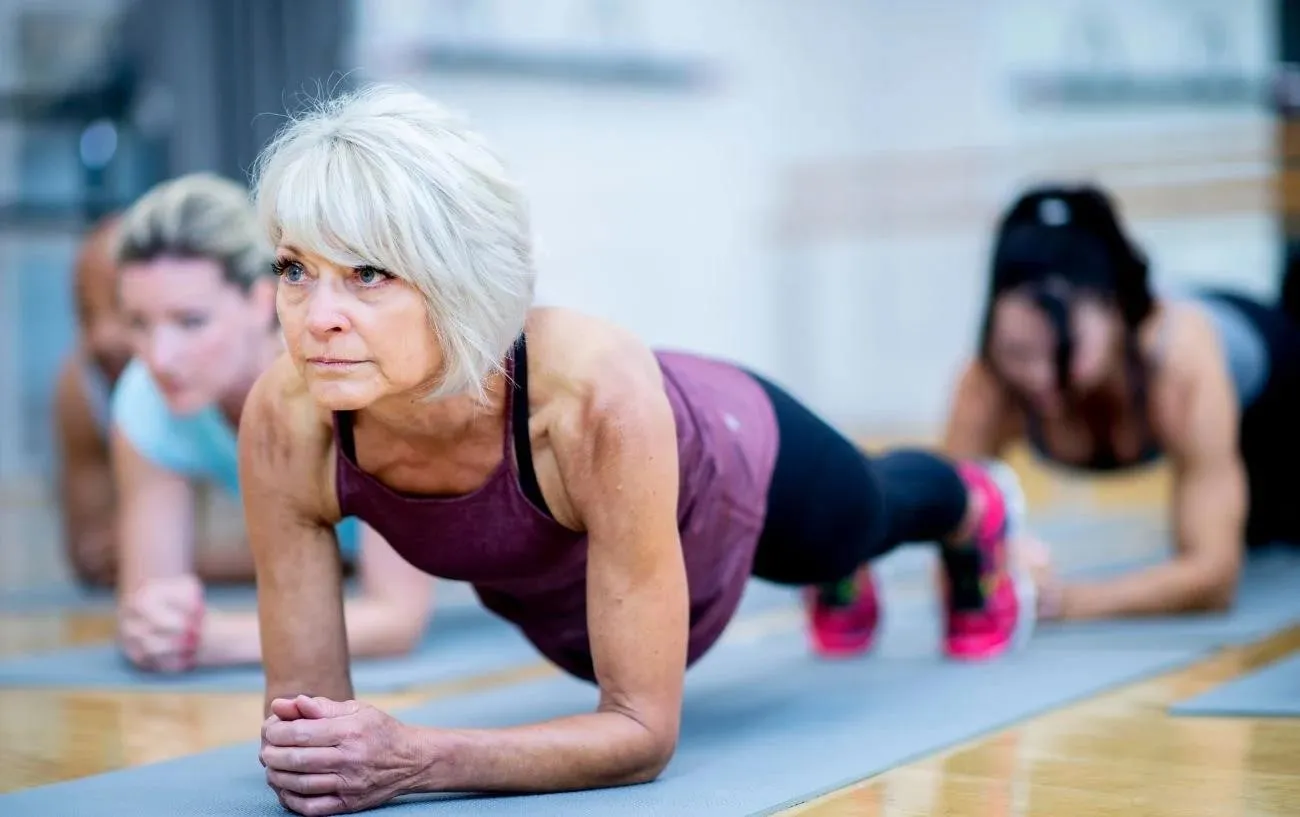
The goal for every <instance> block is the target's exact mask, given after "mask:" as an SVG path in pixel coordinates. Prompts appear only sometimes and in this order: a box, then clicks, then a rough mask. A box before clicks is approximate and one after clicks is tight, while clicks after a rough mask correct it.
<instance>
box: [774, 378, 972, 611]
mask: <svg viewBox="0 0 1300 817" xmlns="http://www.w3.org/2000/svg"><path fill="white" fill-rule="evenodd" d="M750 375H751V376H752V377H753V378H754V379H755V380H756V381H758V383H759V384H760V385H761V386H762V387H763V390H764V391H765V392H767V395H768V398H769V399H770V400H771V401H772V408H773V409H774V411H775V413H776V423H777V428H778V430H779V432H780V447H779V448H778V450H777V457H776V468H775V471H774V472H773V474H772V484H771V487H770V488H769V489H768V494H767V517H766V521H765V523H764V526H763V533H762V535H761V536H760V538H759V540H758V550H757V553H756V554H755V557H754V568H753V575H755V576H757V577H758V578H760V579H764V580H767V581H770V582H774V583H778V584H790V585H818V584H831V583H834V582H838V581H840V580H842V579H845V578H848V577H849V576H851V575H853V573H854V571H856V570H857V569H858V567H859V566H861V565H862V564H864V563H866V562H868V561H871V560H872V559H875V558H876V557H878V556H882V555H884V554H885V553H888V552H889V551H890V550H893V549H894V548H895V547H896V546H898V545H900V544H903V543H905V542H925V541H936V540H939V539H943V538H946V537H947V536H949V535H950V534H952V533H953V532H954V531H956V530H957V528H958V527H959V526H960V525H961V522H962V519H963V517H964V516H965V515H966V497H967V489H966V485H965V483H964V482H963V480H962V478H961V476H960V475H959V474H958V473H957V470H956V468H955V467H954V466H953V464H952V463H950V462H949V461H947V460H945V459H943V458H941V457H939V456H936V455H935V454H931V453H929V452H926V451H918V450H895V451H891V452H889V453H887V454H885V455H883V456H880V457H874V458H869V457H868V456H867V455H866V454H865V453H863V452H862V451H861V450H860V449H859V448H858V447H857V446H856V445H854V444H853V443H852V442H850V441H849V440H847V439H846V438H845V437H844V436H843V435H841V434H840V433H839V432H838V431H836V430H835V429H833V428H831V427H830V425H828V424H827V423H826V422H825V421H824V420H822V419H821V418H820V417H818V416H817V415H815V414H813V413H812V412H811V411H809V410H808V409H807V408H806V407H804V406H803V404H801V403H800V402H799V401H798V400H796V399H794V398H793V397H791V396H790V395H789V394H787V393H786V392H785V391H783V390H782V389H781V388H779V387H777V386H775V385H773V384H772V383H770V382H768V381H767V380H765V379H764V378H762V377H760V376H758V375H755V374H753V373H752V372H751V373H750Z"/></svg>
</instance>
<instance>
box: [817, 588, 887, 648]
mask: <svg viewBox="0 0 1300 817" xmlns="http://www.w3.org/2000/svg"><path fill="white" fill-rule="evenodd" d="M804 612H805V613H806V614H807V616H808V635H809V638H810V640H811V641H812V648H813V651H814V652H816V653H817V654H818V655H820V656H821V657H823V658H851V657H853V656H856V655H861V654H862V653H864V652H866V651H867V650H869V649H871V645H872V643H873V642H874V641H875V638H876V624H877V622H878V621H879V619H880V604H879V602H878V601H877V599H876V584H875V581H874V580H873V579H872V576H871V569H870V568H869V567H867V566H866V565H863V566H862V567H860V568H858V572H857V573H855V574H854V575H853V577H852V578H849V579H845V580H844V581H842V582H840V583H839V584H835V585H829V586H826V587H807V588H804Z"/></svg>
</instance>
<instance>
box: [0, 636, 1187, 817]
mask: <svg viewBox="0 0 1300 817" xmlns="http://www.w3.org/2000/svg"><path fill="white" fill-rule="evenodd" d="M893 646H896V647H898V649H893V648H892V647H890V648H885V649H883V650H882V654H881V655H879V656H877V657H874V658H868V659H864V660H858V661H837V662H823V661H816V660H813V659H811V658H810V657H809V655H808V651H807V648H806V646H805V643H804V640H803V638H802V636H801V635H796V634H789V635H786V636H781V637H774V638H770V639H765V640H763V641H762V642H759V643H732V644H725V645H722V646H720V647H719V648H718V649H717V650H715V651H714V652H713V653H711V654H710V655H709V656H708V657H706V658H705V659H704V660H703V661H702V662H701V663H700V664H699V665H698V666H697V667H696V668H695V669H694V670H692V671H691V673H690V674H689V675H688V680H687V695H686V701H685V705H684V720H683V728H682V733H681V740H680V744H679V749H678V751H677V754H676V755H675V757H674V759H673V761H672V763H671V765H670V766H669V767H668V769H667V770H666V771H665V773H664V774H663V775H662V776H661V778H660V779H659V780H658V781H656V782H654V783H651V784H647V785H643V786H635V787H628V788H620V789H609V790H596V791H584V792H574V793H563V794H551V795H532V796H516V797H492V796H474V795H460V796H458V795H436V796H423V797H414V798H409V799H406V800H403V801H401V802H400V803H399V804H398V805H396V806H394V807H392V808H389V809H385V810H383V811H382V812H381V813H382V814H385V815H388V814H394V815H396V814H412V815H415V814H423V815H441V814H446V813H451V812H450V811H449V810H450V809H454V813H456V814H469V815H494V814H501V815H507V814H509V815H515V814H521V813H528V814H534V815H537V816H538V817H546V815H571V814H601V815H620V814H638V815H643V814H674V815H710V817H712V816H713V815H749V814H755V813H769V812H771V811H773V810H777V809H780V808H784V807H789V806H792V805H795V804H797V803H799V802H802V801H805V800H807V799H810V798H812V797H816V796H818V795H819V794H822V793H825V792H827V791H831V790H834V789H836V788H839V787H842V786H844V785H847V784H849V783H851V782H854V781H856V780H860V779H862V778H864V777H868V776H870V775H873V774H876V773H879V772H881V771H884V770H886V769H889V768H891V767H895V766H898V765H899V764H902V763H905V762H908V761H909V760H912V759H915V758H919V757H922V756H925V755H928V754H930V753H933V752H935V751H939V750H942V749H944V748H947V747H950V746H952V745H954V744H957V743H960V742H963V741H967V740H970V739H973V738H975V737H978V736H980V735H982V734H984V733H987V732H990V731H993V730H997V729H999V728H1002V727H1005V726H1007V725H1010V724H1012V723H1014V722H1016V721H1019V720H1022V719H1024V718H1027V717H1030V716H1032V715H1035V714H1037V713H1040V712H1043V711H1046V710H1049V709H1052V708H1055V707H1059V706H1061V705H1064V704H1067V703H1070V702H1072V701H1075V700H1077V699H1080V698H1083V697H1086V696H1090V695H1094V694H1097V693H1099V692H1102V691H1104V690H1106V689H1108V688H1110V687H1114V686H1117V685H1121V684H1125V683H1130V682H1133V681H1137V680H1140V679H1142V678H1144V677H1147V676H1151V675H1153V674H1156V673H1160V672H1163V671H1167V670H1169V669H1172V668H1174V667H1176V666H1179V665H1182V664H1184V663H1187V662H1189V661H1191V660H1194V659H1195V658H1196V656H1197V655H1198V653H1197V651H1194V650H1189V649H1154V648H1153V649H1150V650H1105V649H1100V648H1095V649H1089V650H1084V651H1061V650H1053V649H1048V650H1036V649H1033V648H1030V649H1029V650H1027V651H1025V652H1023V653H1019V654H1015V655H1012V656H1008V657H1005V658H1003V659H1001V660H997V661H993V662H989V663H983V664H973V665H963V664H956V663H951V662H947V661H944V660H942V659H941V658H939V657H938V656H937V655H934V654H920V652H919V651H918V650H917V649H916V648H915V645H914V644H907V643H902V644H895V645H893ZM595 701H596V691H595V689H594V688H592V687H589V686H587V685H585V684H581V683H578V682H576V681H573V680H571V679H568V678H563V677H560V678H554V679H547V680H543V681H536V682H531V683H527V684H522V685H518V686H513V687H510V688H506V689H501V690H496V691H491V692H484V693H477V694H473V695H468V696H459V697H456V698H452V699H446V700H443V701H439V702H435V703H432V704H429V705H425V706H421V707H416V708H413V709H410V710H407V711H405V712H401V713H397V714H398V715H399V716H400V717H401V718H402V719H403V720H405V721H407V722H411V723H417V724H423V725H436V726H456V727H499V726H508V725H516V724H523V723H529V722H534V721H537V720H541V719H547V718H553V717H557V716H562V715H565V714H571V713H575V712H583V711H589V710H590V708H591V707H592V706H593V705H594V704H595ZM250 728H255V727H253V726H251V725H250ZM257 749H258V744H257V742H256V741H249V742H245V743H241V744H238V745H235V746H231V747H228V748H225V749H220V750H216V751H211V752H206V753H202V754H197V755H191V756H188V757H185V758H181V759H178V760H174V761H168V762H165V763H159V764H156V765H151V766H144V767H137V768H132V769H125V770H122V771H117V772H112V773H108V774H104V775H99V776H95V777H89V778H84V779H81V780H76V781H71V782H66V783H59V784H54V785H50V786H45V787H42V788H37V789H30V790H26V791H22V792H18V793H15V794H10V795H6V796H0V813H3V814H5V815H14V817H17V816H18V815H40V817H63V816H64V815H66V816H67V817H80V815H81V814H84V813H87V811H88V810H89V811H99V810H100V809H102V807H103V804H105V803H113V808H114V810H115V811H116V812H117V813H121V814H131V815H133V817H172V815H187V817H207V816H208V815H211V816H212V817H216V815H240V816H241V817H255V815H267V817H273V816H275V817H279V815H283V814H284V813H285V812H284V811H283V810H282V808H281V807H280V805H279V803H278V802H277V801H276V799H275V798H274V797H273V796H272V794H271V792H270V791H269V790H268V789H267V788H266V786H265V782H264V777H263V770H262V767H261V766H260V764H259V763H258V759H257Z"/></svg>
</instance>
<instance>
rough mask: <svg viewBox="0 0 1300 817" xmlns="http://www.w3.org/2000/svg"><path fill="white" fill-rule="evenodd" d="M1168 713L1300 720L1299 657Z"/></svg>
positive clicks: (1251, 675) (1284, 660)
mask: <svg viewBox="0 0 1300 817" xmlns="http://www.w3.org/2000/svg"><path fill="white" fill-rule="evenodd" d="M1169 712H1170V714H1173V715H1206V716H1217V717H1221V718H1300V655H1292V656H1289V657H1287V658H1283V659H1282V660H1280V661H1277V662H1274V663H1272V664H1269V665H1267V666H1264V667H1260V668H1259V669H1257V670H1255V671H1254V672H1252V673H1250V674H1249V675H1244V676H1242V677H1240V678H1237V679H1235V680H1232V681H1229V682H1228V683H1226V684H1223V685H1222V686H1219V687H1216V688H1215V689H1212V690H1210V691H1208V692H1204V693H1202V694H1200V695H1197V696H1196V697H1194V698H1188V699H1187V700H1185V701H1182V702H1181V703H1177V704H1174V705H1173V706H1171V707H1169Z"/></svg>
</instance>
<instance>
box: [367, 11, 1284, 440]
mask: <svg viewBox="0 0 1300 817" xmlns="http://www.w3.org/2000/svg"><path fill="white" fill-rule="evenodd" d="M456 5H458V4H456V3H454V2H452V3H442V4H438V3H429V2H415V0H383V2H367V3H365V5H364V8H365V9H366V12H365V18H364V19H363V30H362V33H361V36H360V40H359V50H358V66H359V67H360V68H362V69H367V68H370V69H371V70H372V72H373V73H376V74H377V75H380V76H390V75H392V76H400V72H397V71H393V70H391V69H385V68H384V67H383V63H384V60H383V57H385V56H391V55H392V54H393V53H394V52H397V51H400V47H397V45H396V44H398V43H400V41H401V40H402V39H403V38H409V37H411V36H412V35H411V32H418V31H431V30H433V31H436V30H438V26H439V25H445V24H446V22H445V21H446V20H447V19H449V17H448V16H447V15H448V9H449V8H451V7H452V6H456ZM459 5H460V6H464V7H469V8H471V10H473V8H477V9H478V10H479V11H480V12H481V14H480V15H479V16H478V17H477V18H474V19H476V20H477V22H475V23H473V24H472V25H471V29H472V30H473V31H476V32H477V35H476V36H486V35H490V34H492V33H494V32H495V34H496V35H497V36H501V37H520V38H521V41H525V42H528V43H531V44H536V43H538V42H543V43H546V42H549V43H555V42H570V43H578V44H583V43H590V42H592V41H593V34H592V32H593V31H594V30H595V25H594V24H593V23H592V19H593V18H592V16H591V15H590V13H589V12H590V9H591V8H593V7H595V6H599V5H600V3H599V2H595V1H594V0H545V1H543V0H527V2H525V0H496V2H491V0H486V2H478V3H463V2H462V3H460V4H459ZM606 5H608V4H606ZM614 5H617V6H618V7H619V8H621V9H622V10H623V13H624V15H625V17H626V18H627V19H631V20H633V21H634V23H635V24H634V25H633V26H631V27H630V28H628V29H625V30H624V31H623V33H622V34H621V35H620V36H619V39H620V41H622V42H624V43H629V44H631V45H633V46H637V47H641V48H646V49H650V50H661V51H664V52H666V53H672V54H684V55H688V56H695V57H700V58H703V59H704V60H705V61H707V63H708V64H709V65H710V66H711V68H712V69H713V70H714V71H715V72H716V76H717V81H716V83H715V84H714V85H712V86H710V87H707V88H705V89H702V90H697V91H673V90H663V89H637V88H627V87H619V86H609V87H590V86H586V87H584V86H581V85H565V84H562V83H554V82H552V83H547V82H530V81H526V80H513V79H502V78H491V77H481V76H480V77H475V76H464V75H459V76H458V75H451V74H425V75H423V76H416V77H414V79H415V81H416V82H417V83H418V84H419V85H420V86H421V87H423V88H425V89H427V90H429V91H430V92H431V93H433V94H435V95H436V96H438V97H440V98H442V99H443V100H445V101H447V102H448V103H450V104H453V105H455V106H457V107H459V108H462V109H463V110H466V111H467V112H468V113H469V114H470V115H471V116H472V117H474V119H475V120H476V121H477V122H478V123H479V125H480V126H481V128H482V130H484V131H485V132H487V134H488V135H489V136H490V137H491V138H492V139H493V140H494V141H495V142H496V144H497V145H498V146H499V148H500V150H501V151H502V152H503V153H504V154H505V155H506V157H507V158H508V160H509V161H510V162H511V163H512V164H513V165H514V166H515V167H516V168H517V169H518V172H519V174H520V176H521V178H522V180H523V182H524V185H525V187H526V188H527V190H528V192H529V194H530V196H531V198H532V202H533V205H534V209H535V213H536V225H537V234H538V243H539V256H540V269H541V276H542V293H543V298H544V299H545V300H548V301H551V302H560V303H565V304H569V305H573V306H576V307H579V308H582V309H586V310H590V311H594V312H597V313H599V314H603V315H607V316H610V317H613V318H615V319H617V320H619V321H621V322H623V323H626V324H628V325H629V326H631V327H632V328H634V329H636V330H637V331H639V332H640V333H642V334H643V335H644V336H645V337H646V338H647V339H649V340H650V341H651V342H653V343H657V344H669V345H675V346H684V347H688V348H694V349H698V350H701V351H705V352H710V353H716V354H721V355H726V356H729V357H733V358H737V359H739V360H741V361H744V362H746V363H749V364H751V365H754V366H758V367H760V368H762V369H765V370H767V371H768V372H770V373H772V374H774V375H776V376H777V377H779V378H782V379H784V380H786V381H787V382H789V383H791V384H792V385H794V386H795V387H796V388H797V389H798V390H799V392H800V393H801V394H802V395H803V396H804V397H805V398H806V399H808V400H809V401H810V402H811V403H813V404H814V405H815V406H816V407H818V408H819V409H822V410H823V411H825V412H826V413H827V414H828V415H830V416H832V417H833V418H834V419H836V420H838V421H841V422H843V423H846V424H853V425H866V426H870V427H874V428H886V427H888V428H896V429H902V428H905V429H908V430H917V429H919V430H929V429H933V427H934V426H935V424H936V423H937V422H939V420H940V419H941V417H942V413H943V410H944V408H945V403H946V394H945V392H946V388H947V386H948V384H949V382H950V380H951V377H952V374H953V372H954V370H955V369H956V367H957V366H958V365H959V364H960V362H961V360H962V359H963V357H964V356H965V354H966V352H967V350H968V348H969V346H970V342H971V339H972V336H973V334H974V329H975V323H976V319H977V310H978V308H979V305H980V304H979V300H980V294H981V292H982V289H983V286H984V263H985V256H986V253H987V246H988V239H989V226H990V223H991V219H992V217H993V216H994V215H995V212H996V209H997V208H998V207H999V206H1001V205H1003V204H1005V203H1006V201H1007V200H1008V199H1009V198H1010V197H1011V196H1012V195H1014V192H1015V191H1016V189H1017V187H1018V186H1019V185H1021V184H1023V183H1025V182H1026V181H1028V180H1031V179H1035V178H1042V177H1050V176H1052V175H1055V174H1058V173H1067V174H1090V175H1094V176H1096V177H1097V178H1099V179H1100V180H1101V181H1102V182H1104V183H1107V184H1112V185H1115V186H1116V187H1117V189H1118V190H1119V191H1120V198H1121V201H1122V202H1123V201H1125V200H1126V199H1125V196H1127V195H1128V194H1127V193H1126V192H1125V191H1126V190H1128V188H1130V187H1131V188H1134V189H1139V188H1140V187H1141V186H1142V185H1148V186H1150V185H1156V186H1164V187H1165V188H1168V187H1169V186H1170V185H1172V184H1175V183H1178V184H1186V185H1188V187H1187V189H1188V190H1189V191H1192V192H1190V193H1189V195H1205V194H1204V193H1203V192H1196V191H1201V190H1203V187H1204V185H1203V184H1201V182H1203V181H1204V180H1205V179H1206V178H1208V177H1209V176H1212V175H1213V174H1220V175H1223V176H1225V177H1228V178H1231V179H1237V180H1246V183H1248V184H1250V183H1253V184H1255V185H1256V187H1262V182H1264V181H1266V180H1267V179H1268V177H1269V174H1270V173H1271V172H1272V166H1271V151H1272V147H1271V139H1272V131H1271V127H1272V126H1271V124H1270V118H1269V116H1268V115H1267V114H1266V113H1265V112H1263V111H1256V110H1249V109H1244V108H1225V109H1220V110H1212V109H1206V108H1203V107H1199V108H1198V107H1192V108H1182V109H1177V108H1164V109H1159V110H1157V109H1152V108H1145V109H1144V108H1141V107H1127V108H1120V107H1115V108H1111V109H1105V108H1099V109H1091V110H1087V111H1080V110H1077V109H1076V110H1059V109H1058V110H1026V109H1023V108H1022V107H1020V106H1018V105H1017V104H1016V101H1015V98H1014V97H1013V95H1012V93H1011V88H1010V81H1011V78H1012V76H1013V75H1017V74H1019V73H1021V72H1024V71H1035V70H1036V71H1043V70H1052V69H1061V68H1088V67H1091V68H1092V69H1094V70H1098V69H1105V68H1124V69H1126V70H1129V71H1137V72H1143V71H1145V72H1156V71H1166V72H1168V71H1178V70H1183V69H1194V68H1204V67H1207V66H1209V67H1217V68H1225V67H1226V68H1235V69H1241V70H1248V71H1258V72H1260V73H1261V74H1262V73H1263V71H1264V70H1265V69H1266V68H1267V66H1268V64H1269V62H1270V60H1271V59H1272V54H1271V52H1272V45H1271V42H1272V37H1273V35H1272V20H1271V17H1270V15H1271V6H1272V4H1271V3H1270V2H1267V0H1234V2H1233V3H1230V4H1229V3H1218V2H1212V0H1199V2H1193V1H1192V0H1188V2H1169V0H1052V1H1051V2H1045V1H1044V0H986V1H985V2H981V3H972V2H968V0H912V2H908V3H899V2H894V1H893V0H800V2H797V3H796V2H789V0H710V1H709V2H699V0H629V2H623V3H618V4H614ZM420 14H423V15H425V16H424V17H423V18H420V17H418V15H420ZM412 15H417V16H414V17H413V16H412ZM1198 15H1199V16H1198ZM1207 15H1209V17H1210V18H1213V19H1217V20H1218V21H1219V28H1220V35H1219V39H1220V41H1221V43H1222V44H1223V45H1224V48H1222V49H1221V50H1220V51H1219V52H1218V55H1217V56H1215V54H1214V53H1212V52H1209V51H1207V49H1206V48H1205V47H1204V40H1205V38H1204V37H1201V35H1199V34H1198V33H1197V32H1199V31H1202V30H1204V28H1205V27H1204V26H1203V25H1202V21H1203V20H1204V19H1206V17H1207ZM494 20H495V22H494ZM1198 26H1200V27H1199V28H1198ZM1088 29H1092V30H1098V31H1100V32H1101V35H1100V40H1096V38H1094V42H1093V45H1092V46H1091V47H1090V46H1089V41H1088V40H1087V39H1086V38H1084V37H1082V36H1081V35H1080V32H1081V31H1084V30H1088ZM1189 32H1190V33H1189ZM1198 37H1200V39H1198ZM376 45H379V46H380V48H378V49H376V48H375V46H376ZM1207 54H1208V56H1207ZM367 61H369V62H370V63H371V64H370V65H367ZM376 66H378V68H376ZM407 76H408V77H409V76H410V75H407ZM1225 155H1226V156H1228V158H1227V159H1225V158H1224V156H1225ZM1180 157H1181V158H1180ZM1233 157H1236V158H1233ZM864 168H866V169H864ZM810 173H811V174H820V181H818V182H817V183H816V184H814V185H812V187H808V184H807V182H806V177H807V176H808V175H809V174H810ZM801 178H803V179H805V180H804V181H799V180H800V179H801ZM1252 180H1253V181H1252ZM800 185H804V187H805V188H806V189H804V191H803V193H802V194H800V193H799V187H800ZM1198 185H1199V186H1198ZM809 190H812V192H811V193H810V192H809ZM800 195H804V196H811V198H808V199H801V198H800ZM1165 195H1166V196H1167V195H1168V192H1167V191H1166V193H1165ZM1175 195H1176V194H1175ZM1247 195H1248V196H1249V195H1255V194H1252V193H1250V192H1249V191H1247ZM841 197H842V198H843V201H841ZM1137 204H1138V205H1140V204H1141V203H1140V202H1138V203H1137ZM1255 204H1257V205H1258V206H1254V205H1255ZM855 208H856V210H857V211H860V212H858V213H856V215H852V213H853V211H854V210H855ZM1157 209H1158V208H1157ZM1144 212H1154V211H1150V208H1147V210H1146V211H1144V210H1143V207H1142V206H1135V208H1134V221H1133V229H1134V232H1135V233H1136V235H1137V236H1138V238H1139V239H1140V240H1141V241H1142V242H1143V243H1144V244H1145V245H1146V247H1147V249H1148V251H1149V252H1150V254H1151V256H1152V258H1153V261H1154V265H1155V276H1156V280H1157V282H1159V283H1160V284H1161V285H1170V286H1177V285H1183V284H1186V283H1188V282H1195V281H1206V280H1215V281H1219V282H1226V283H1233V284H1237V285H1240V286H1242V287H1243V288H1246V289H1248V290H1251V291H1255V292H1260V293H1266V294H1267V293H1270V292H1271V289H1272V285H1273V276H1274V275H1275V271H1276V269H1277V264H1278V257H1277V244H1278V242H1277V240H1276V234H1275V233H1276V231H1275V227H1274V223H1273V218H1272V216H1271V215H1270V213H1269V206H1268V202H1267V201H1264V200H1262V199H1261V200H1260V201H1259V202H1254V203H1253V204H1249V203H1248V204H1247V205H1245V206H1240V207H1236V208H1235V209H1234V208H1231V207H1227V206H1225V207H1219V208H1217V209H1216V207H1214V206H1210V207H1208V208H1206V213H1205V214H1204V215H1201V216H1194V215H1187V214H1176V215H1174V216H1159V215H1158V214H1157V215H1144ZM846 213H848V214H851V215H849V216H846V215H845V214H846ZM837 220H843V221H844V222H845V223H843V224H838V225H837V224H835V223H834V222H836V221H837ZM791 221H794V222H797V223H798V224H799V226H798V228H797V229H794V230H792V229H790V228H789V224H790V222H791Z"/></svg>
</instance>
